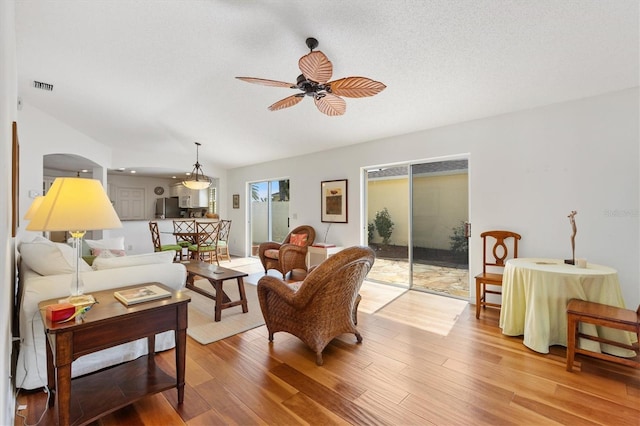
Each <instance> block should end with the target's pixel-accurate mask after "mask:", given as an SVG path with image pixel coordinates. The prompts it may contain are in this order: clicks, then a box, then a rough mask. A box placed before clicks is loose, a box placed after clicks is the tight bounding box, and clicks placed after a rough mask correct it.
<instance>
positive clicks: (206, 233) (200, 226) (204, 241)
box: [189, 222, 220, 265]
mask: <svg viewBox="0 0 640 426" xmlns="http://www.w3.org/2000/svg"><path fill="white" fill-rule="evenodd" d="M196 232H197V235H196V243H195V244H192V245H190V246H189V252H190V253H191V259H198V260H201V261H205V260H206V261H208V262H209V263H213V261H214V260H215V261H216V264H218V265H220V261H219V260H218V237H219V233H220V222H196Z"/></svg>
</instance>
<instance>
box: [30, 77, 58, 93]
mask: <svg viewBox="0 0 640 426" xmlns="http://www.w3.org/2000/svg"><path fill="white" fill-rule="evenodd" d="M33 87H35V88H36V89H42V90H48V91H49V92H53V84H49V83H43V82H42V81H35V80H34V81H33Z"/></svg>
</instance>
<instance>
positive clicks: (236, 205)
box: [233, 194, 240, 209]
mask: <svg viewBox="0 0 640 426" xmlns="http://www.w3.org/2000/svg"><path fill="white" fill-rule="evenodd" d="M233 208H234V209H239V208H240V194H233Z"/></svg>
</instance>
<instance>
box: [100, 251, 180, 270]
mask: <svg viewBox="0 0 640 426" xmlns="http://www.w3.org/2000/svg"><path fill="white" fill-rule="evenodd" d="M175 255H176V252H175V251H173V250H169V251H158V252H155V253H145V254H135V255H133V256H121V257H111V258H104V257H96V258H95V260H94V261H93V265H92V267H93V269H95V270H96V271H99V270H102V269H114V268H127V267H129V266H138V265H150V264H155V263H173V258H174V257H175Z"/></svg>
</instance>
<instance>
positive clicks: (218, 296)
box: [211, 281, 229, 321]
mask: <svg viewBox="0 0 640 426" xmlns="http://www.w3.org/2000/svg"><path fill="white" fill-rule="evenodd" d="M211 284H213V287H214V288H215V289H216V307H215V313H216V314H215V321H220V320H221V319H222V303H223V301H224V300H223V299H224V296H226V294H224V291H222V281H215V282H214V283H211ZM228 298H229V297H228V296H227V299H228Z"/></svg>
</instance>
